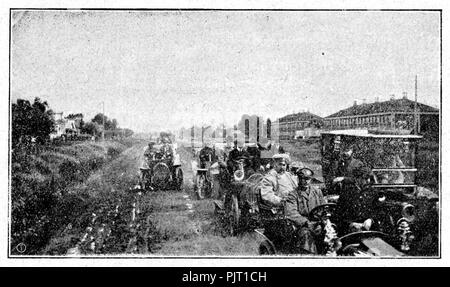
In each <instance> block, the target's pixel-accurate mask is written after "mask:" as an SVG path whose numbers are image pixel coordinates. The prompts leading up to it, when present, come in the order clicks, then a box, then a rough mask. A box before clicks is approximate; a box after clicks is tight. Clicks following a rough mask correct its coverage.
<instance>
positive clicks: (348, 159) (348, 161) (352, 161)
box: [337, 147, 364, 177]
mask: <svg viewBox="0 0 450 287" xmlns="http://www.w3.org/2000/svg"><path fill="white" fill-rule="evenodd" d="M363 166H364V163H363V162H362V161H360V160H359V159H356V158H354V157H353V148H351V147H349V148H347V149H345V150H344V152H343V153H342V160H341V161H340V162H339V167H338V171H337V176H339V177H351V176H352V173H353V170H355V169H360V168H361V167H363Z"/></svg>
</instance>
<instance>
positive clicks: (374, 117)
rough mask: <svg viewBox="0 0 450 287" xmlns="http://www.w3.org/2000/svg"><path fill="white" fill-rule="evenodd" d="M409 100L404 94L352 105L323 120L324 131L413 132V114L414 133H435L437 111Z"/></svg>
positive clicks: (437, 119)
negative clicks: (360, 129)
mask: <svg viewBox="0 0 450 287" xmlns="http://www.w3.org/2000/svg"><path fill="white" fill-rule="evenodd" d="M415 105H416V103H415V102H414V101H412V100H409V99H408V98H407V97H406V95H404V96H403V97H402V98H400V99H395V98H393V97H392V98H391V99H390V100H387V101H382V102H379V101H375V102H373V103H362V104H357V103H354V104H353V106H351V107H349V108H347V109H343V110H340V111H339V112H337V113H334V114H332V115H329V116H327V117H325V118H324V128H325V129H327V130H336V129H359V128H365V129H374V130H381V131H382V130H386V131H404V132H405V133H410V132H412V131H413V130H414V122H415V119H414V115H415V113H416V115H417V118H416V120H417V132H418V133H419V134H424V133H428V132H430V133H437V134H439V109H436V108H434V107H431V106H428V105H425V104H422V103H417V106H415Z"/></svg>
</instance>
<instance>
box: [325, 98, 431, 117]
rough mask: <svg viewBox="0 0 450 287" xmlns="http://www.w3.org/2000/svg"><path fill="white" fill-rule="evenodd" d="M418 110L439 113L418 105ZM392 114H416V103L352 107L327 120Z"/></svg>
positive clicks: (403, 102)
mask: <svg viewBox="0 0 450 287" xmlns="http://www.w3.org/2000/svg"><path fill="white" fill-rule="evenodd" d="M417 110H418V112H419V113H438V112H439V109H436V108H433V107H431V106H428V105H425V104H421V103H417ZM391 112H410V113H413V112H414V101H411V100H409V99H405V98H402V99H394V100H388V101H384V102H375V103H369V104H360V105H355V106H351V107H349V108H347V109H344V110H340V111H339V112H337V113H334V114H332V115H329V116H327V117H325V118H336V117H347V116H356V115H368V114H377V113H391Z"/></svg>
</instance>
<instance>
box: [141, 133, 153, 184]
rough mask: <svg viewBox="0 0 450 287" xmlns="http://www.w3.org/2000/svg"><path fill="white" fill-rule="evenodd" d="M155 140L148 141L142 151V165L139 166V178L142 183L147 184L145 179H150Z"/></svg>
mask: <svg viewBox="0 0 450 287" xmlns="http://www.w3.org/2000/svg"><path fill="white" fill-rule="evenodd" d="M154 146H155V142H153V141H151V142H149V143H148V145H147V147H146V148H145V151H144V160H143V161H142V165H141V167H140V170H141V176H142V178H141V180H142V182H143V184H144V185H148V182H147V181H150V179H151V178H152V172H153V159H154V156H155V153H156V149H155V147H154Z"/></svg>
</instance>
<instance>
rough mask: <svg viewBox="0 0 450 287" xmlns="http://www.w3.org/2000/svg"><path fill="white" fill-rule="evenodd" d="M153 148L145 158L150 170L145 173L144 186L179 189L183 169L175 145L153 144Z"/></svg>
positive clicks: (181, 184) (181, 182)
mask: <svg viewBox="0 0 450 287" xmlns="http://www.w3.org/2000/svg"><path fill="white" fill-rule="evenodd" d="M154 148H155V152H154V153H152V154H151V155H150V156H148V157H147V158H146V159H145V160H147V166H148V168H149V169H151V172H147V173H145V174H146V175H147V176H146V178H145V179H144V181H145V182H144V186H145V187H146V188H150V187H151V188H152V189H171V188H173V189H175V190H180V189H181V188H182V186H183V170H182V169H181V160H180V156H179V154H178V153H177V151H176V145H173V144H171V145H155V146H154ZM147 177H149V178H147Z"/></svg>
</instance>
